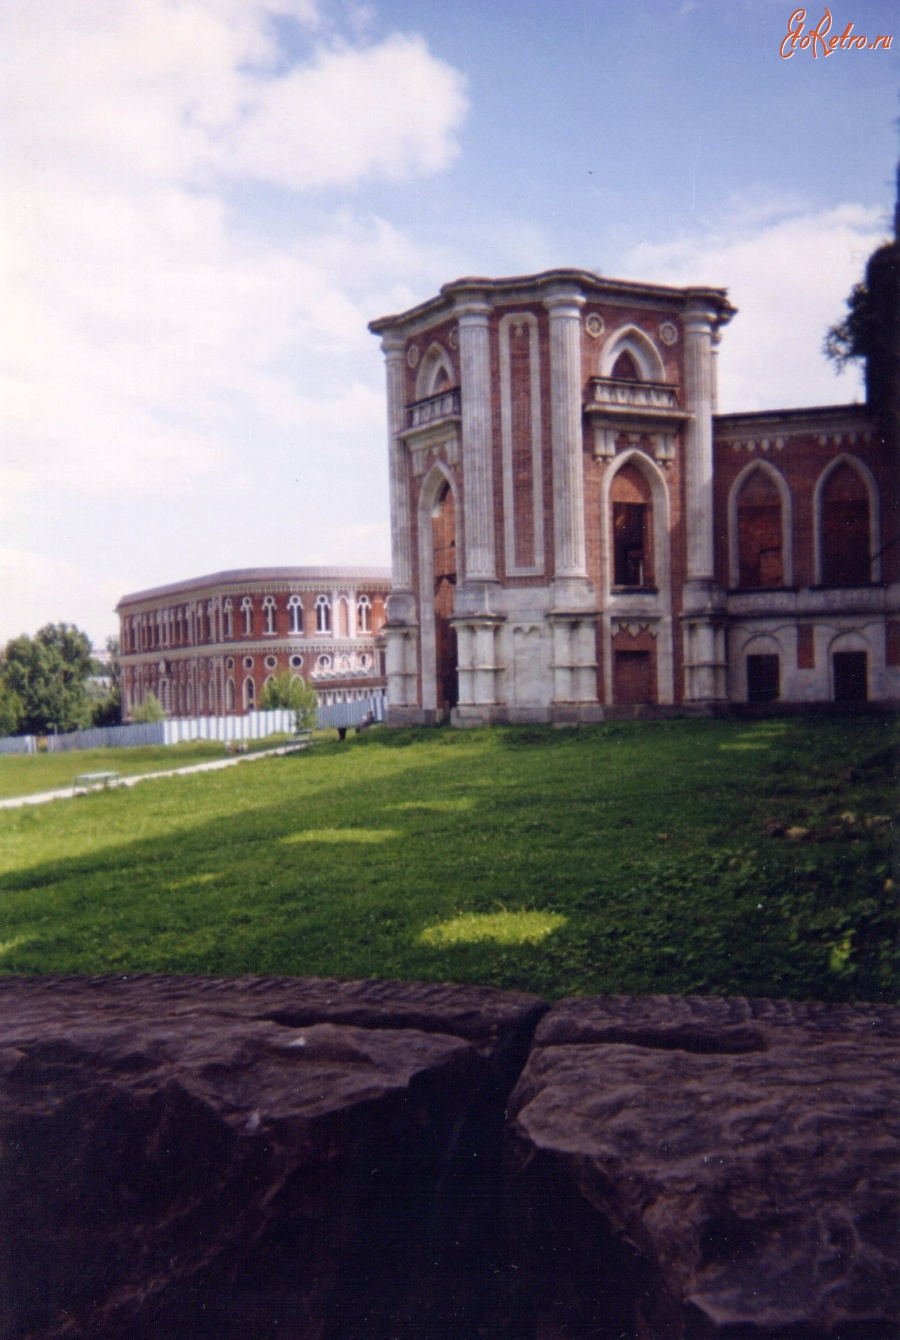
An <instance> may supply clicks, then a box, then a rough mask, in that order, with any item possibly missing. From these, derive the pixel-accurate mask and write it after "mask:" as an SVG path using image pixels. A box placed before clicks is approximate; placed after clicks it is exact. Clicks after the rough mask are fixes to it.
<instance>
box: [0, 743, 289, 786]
mask: <svg viewBox="0 0 900 1340" xmlns="http://www.w3.org/2000/svg"><path fill="white" fill-rule="evenodd" d="M287 738H288V737H287V736H274V735H273V736H269V737H268V738H267V739H265V740H249V741H248V742H247V745H248V749H249V750H254V751H255V750H259V749H269V748H274V746H275V745H278V744H283V743H284V741H285V740H286V739H287ZM224 757H225V745H224V744H223V742H222V741H221V740H185V741H184V743H183V744H174V745H148V746H146V747H145V748H141V749H71V750H68V751H67V752H66V753H62V754H4V755H3V756H2V757H0V800H5V799H7V797H9V796H33V795H36V794H37V793H38V792H40V791H58V790H60V789H61V788H62V787H65V786H71V785H72V781H73V779H74V778H75V777H76V776H78V774H79V773H82V772H108V771H112V772H118V773H121V775H122V776H123V777H134V776H136V775H137V774H139V773H146V772H165V771H167V769H169V768H183V767H187V766H189V765H190V764H191V763H208V762H209V761H210V760H212V759H216V758H224Z"/></svg>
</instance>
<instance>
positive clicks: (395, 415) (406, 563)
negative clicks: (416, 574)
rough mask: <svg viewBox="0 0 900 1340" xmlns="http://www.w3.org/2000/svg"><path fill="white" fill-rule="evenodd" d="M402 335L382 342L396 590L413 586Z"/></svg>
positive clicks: (392, 551) (386, 336)
mask: <svg viewBox="0 0 900 1340" xmlns="http://www.w3.org/2000/svg"><path fill="white" fill-rule="evenodd" d="M404 347H405V342H404V340H403V339H402V337H401V336H398V335H385V337H384V339H383V340H382V341H381V348H382V351H383V353H384V362H385V373H386V377H387V407H388V451H389V463H390V491H391V566H392V569H393V586H394V589H395V590H400V591H409V590H410V589H411V588H412V532H411V527H410V509H409V452H408V451H407V448H406V443H405V442H404V441H403V439H402V437H401V436H400V434H401V433H402V432H403V430H404V428H405V427H406V360H405V356H404Z"/></svg>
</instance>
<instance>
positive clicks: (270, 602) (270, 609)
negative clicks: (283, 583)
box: [263, 596, 275, 637]
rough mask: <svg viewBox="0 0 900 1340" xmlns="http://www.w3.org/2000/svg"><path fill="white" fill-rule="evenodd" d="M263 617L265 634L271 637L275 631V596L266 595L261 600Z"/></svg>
mask: <svg viewBox="0 0 900 1340" xmlns="http://www.w3.org/2000/svg"><path fill="white" fill-rule="evenodd" d="M263 618H264V619H265V629H264V630H263V631H264V632H265V633H266V635H267V636H269V637H271V636H272V634H273V633H274V632H275V597H274V596H266V598H265V599H264V600H263Z"/></svg>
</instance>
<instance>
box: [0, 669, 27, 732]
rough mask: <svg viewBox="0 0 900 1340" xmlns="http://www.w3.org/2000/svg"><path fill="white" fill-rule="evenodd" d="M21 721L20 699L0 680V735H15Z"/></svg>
mask: <svg viewBox="0 0 900 1340" xmlns="http://www.w3.org/2000/svg"><path fill="white" fill-rule="evenodd" d="M21 720H22V700H21V698H20V697H19V695H18V694H17V693H13V691H12V689H10V688H8V687H7V686H6V684H4V682H3V680H2V679H0V735H15V733H16V731H17V730H18V729H19V722H20V721H21Z"/></svg>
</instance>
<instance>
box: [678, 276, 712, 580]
mask: <svg viewBox="0 0 900 1340" xmlns="http://www.w3.org/2000/svg"><path fill="white" fill-rule="evenodd" d="M714 323H715V313H714V312H713V311H712V309H711V308H710V307H709V306H708V305H707V304H706V303H704V302H702V301H698V302H696V303H689V304H688V307H687V310H686V311H685V314H684V316H683V318H682V325H683V327H684V399H685V408H686V409H687V410H688V411H689V413H690V415H691V418H690V419H688V421H687V423H686V425H685V498H686V502H687V514H686V516H685V531H686V533H687V576H688V581H704V582H711V581H712V580H713V439H712V416H713V394H714V370H713V347H712V341H713V329H714Z"/></svg>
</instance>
